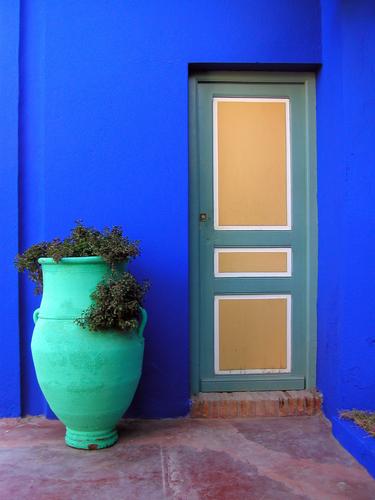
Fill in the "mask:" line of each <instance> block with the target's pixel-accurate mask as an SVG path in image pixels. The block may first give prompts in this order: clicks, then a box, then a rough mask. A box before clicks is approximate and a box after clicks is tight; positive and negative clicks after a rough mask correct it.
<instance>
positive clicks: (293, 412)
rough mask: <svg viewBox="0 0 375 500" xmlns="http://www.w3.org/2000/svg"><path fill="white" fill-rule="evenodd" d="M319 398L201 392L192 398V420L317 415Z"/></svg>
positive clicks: (289, 393) (317, 395)
mask: <svg viewBox="0 0 375 500" xmlns="http://www.w3.org/2000/svg"><path fill="white" fill-rule="evenodd" d="M321 406H322V395H321V394H320V393H319V392H318V391H316V390H314V389H312V390H303V391H267V392H205V393H202V392H201V393H199V394H197V395H195V396H193V397H192V399H191V408H190V417H192V418H236V417H243V418H250V417H288V416H306V415H309V416H311V415H317V414H320V413H321Z"/></svg>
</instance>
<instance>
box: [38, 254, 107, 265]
mask: <svg viewBox="0 0 375 500" xmlns="http://www.w3.org/2000/svg"><path fill="white" fill-rule="evenodd" d="M38 262H39V264H55V265H57V264H101V263H104V262H105V260H104V259H103V257H100V255H92V256H88V257H63V258H62V259H61V260H60V261H59V262H56V261H55V260H54V259H53V258H52V257H40V258H39V259H38Z"/></svg>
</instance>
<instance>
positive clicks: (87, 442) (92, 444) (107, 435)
mask: <svg viewBox="0 0 375 500" xmlns="http://www.w3.org/2000/svg"><path fill="white" fill-rule="evenodd" d="M117 440H118V433H117V430H116V429H108V430H107V431H106V430H103V431H94V432H93V431H91V432H90V431H74V430H72V429H69V428H68V427H67V428H66V434H65V443H66V444H67V445H68V446H71V447H72V448H79V449H81V450H101V449H102V448H108V447H109V446H113V445H114V444H115V443H116V441H117Z"/></svg>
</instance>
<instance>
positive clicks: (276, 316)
mask: <svg viewBox="0 0 375 500" xmlns="http://www.w3.org/2000/svg"><path fill="white" fill-rule="evenodd" d="M314 111H315V110H314V79H313V77H312V76H311V75H300V74H299V75H281V74H272V75H266V74H262V73H257V74H254V73H231V74H230V73H228V74H206V75H201V76H196V77H194V78H192V79H191V93H190V146H191V150H190V153H191V154H190V168H191V176H190V205H191V211H190V216H191V225H190V227H191V233H190V237H191V249H190V250H191V314H192V316H191V323H192V351H191V356H192V385H193V392H198V391H202V392H206V391H245V390H278V389H303V388H305V387H311V386H313V385H314V384H315V366H314V364H315V324H316V320H315V314H316V313H315V297H316V272H315V269H316V214H315V210H316V208H315V159H314V158H315V157H314Z"/></svg>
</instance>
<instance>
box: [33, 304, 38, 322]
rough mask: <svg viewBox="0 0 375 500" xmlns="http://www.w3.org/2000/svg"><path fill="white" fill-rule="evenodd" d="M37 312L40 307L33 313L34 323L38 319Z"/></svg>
mask: <svg viewBox="0 0 375 500" xmlns="http://www.w3.org/2000/svg"><path fill="white" fill-rule="evenodd" d="M39 311H40V307H38V309H35V311H34V314H33V320H34V323H36V322H37V321H38V319H39Z"/></svg>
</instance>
